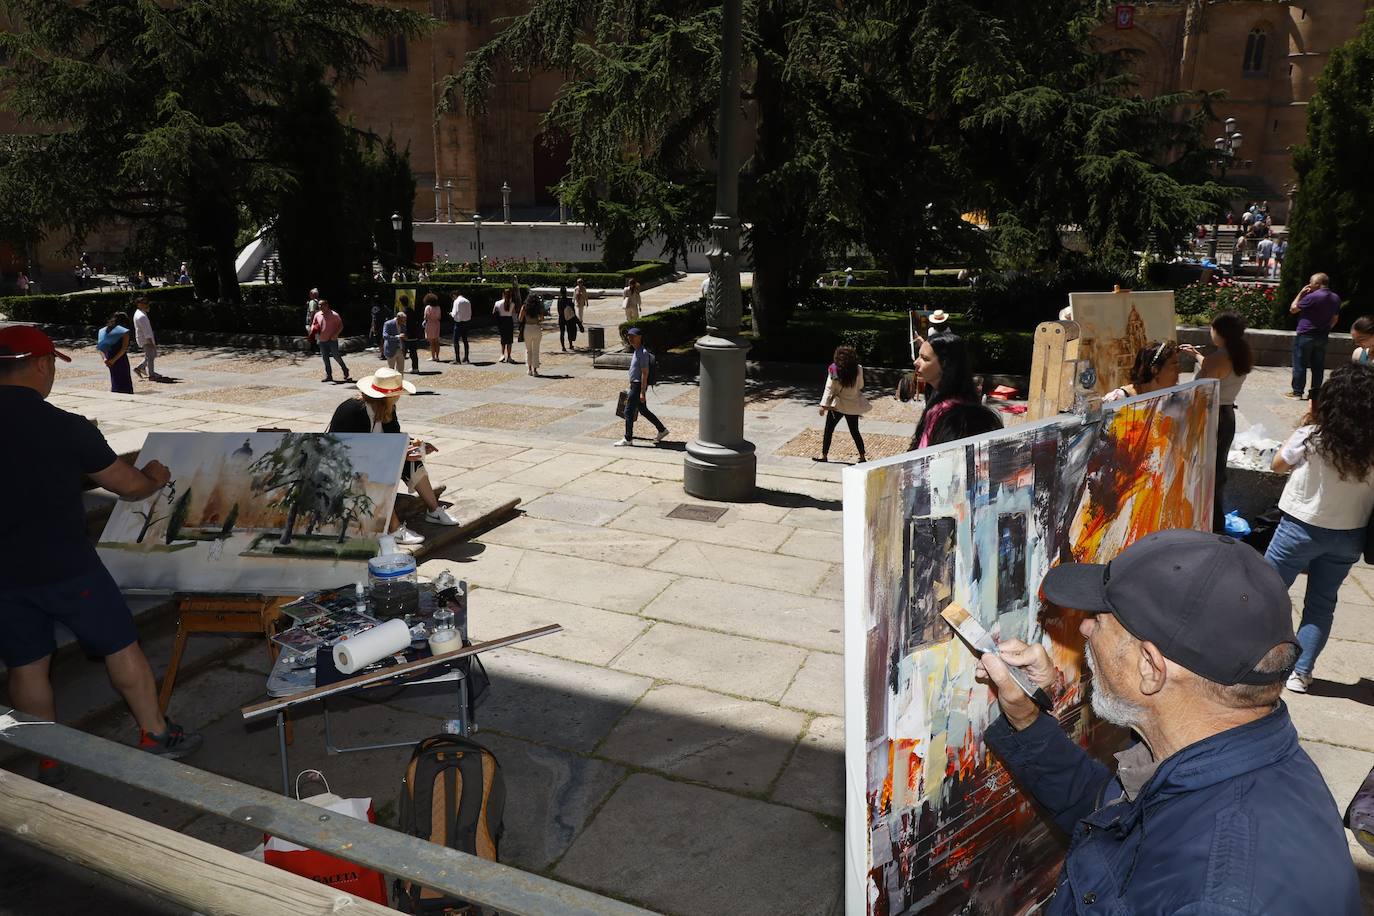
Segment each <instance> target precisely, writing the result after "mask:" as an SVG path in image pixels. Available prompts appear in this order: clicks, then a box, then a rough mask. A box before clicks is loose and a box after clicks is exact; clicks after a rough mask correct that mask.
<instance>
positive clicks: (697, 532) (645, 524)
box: [610, 499, 788, 551]
mask: <svg viewBox="0 0 1374 916" xmlns="http://www.w3.org/2000/svg"><path fill="white" fill-rule="evenodd" d="M682 501H683V502H690V500H687V499H683V500H682ZM667 515H668V507H666V506H635V507H634V508H632V509H630V510H629V511H627V512H625V513H624V514H623V515H621V516H620V517H618V518H617V519H616V520H615V521H613V522H611V523H610V527H612V528H621V529H624V530H627V531H642V532H644V533H646V534H661V535H663V536H665V537H670V538H676V539H679V540H688V541H702V542H705V543H707V544H725V545H727V546H731V547H748V548H751V549H753V550H767V551H772V550H777V549H778V547H779V546H780V545H781V544H782V542H783V541H784V540H786V539H787V535H788V531H787V529H786V528H784V527H781V526H779V525H768V524H764V523H763V522H750V521H745V520H738V521H724V520H722V521H720V522H715V523H711V522H694V521H689V520H687V519H682V518H668V517H667Z"/></svg>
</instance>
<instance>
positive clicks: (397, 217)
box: [391, 211, 405, 274]
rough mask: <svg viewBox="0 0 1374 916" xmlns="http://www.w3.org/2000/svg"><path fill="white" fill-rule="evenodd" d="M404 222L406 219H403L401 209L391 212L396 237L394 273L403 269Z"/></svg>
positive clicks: (392, 227)
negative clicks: (402, 236)
mask: <svg viewBox="0 0 1374 916" xmlns="http://www.w3.org/2000/svg"><path fill="white" fill-rule="evenodd" d="M404 224H405V220H403V219H401V214H400V212H399V211H396V212H393V213H392V214H391V234H392V237H393V238H395V239H396V266H395V267H394V268H393V269H392V271H391V272H392V274H395V273H396V271H398V270H400V269H401V226H403V225H404Z"/></svg>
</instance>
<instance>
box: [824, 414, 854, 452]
mask: <svg viewBox="0 0 1374 916" xmlns="http://www.w3.org/2000/svg"><path fill="white" fill-rule="evenodd" d="M840 417H844V421H845V423H847V424H849V435H850V436H852V437H853V438H854V447H855V448H857V449H858V450H859V454H860V455H863V454H864V437H863V436H861V435H859V418H858V417H857V416H855V415H854V414H852V413H840V412H839V411H838V410H827V411H826V412H825V437H824V438H823V439H822V440H821V454H822V455H826V456H828V455H829V454H830V441H831V440H832V439H834V438H835V427H837V426H839V425H840Z"/></svg>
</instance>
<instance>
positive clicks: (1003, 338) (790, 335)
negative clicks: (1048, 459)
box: [620, 287, 1035, 375]
mask: <svg viewBox="0 0 1374 916" xmlns="http://www.w3.org/2000/svg"><path fill="white" fill-rule="evenodd" d="M850 289H851V290H852V289H854V287H850ZM904 311H905V310H903V312H896V311H891V310H880V311H849V312H841V311H814V310H813V311H809V312H798V313H796V314H795V315H794V316H793V317H792V319H791V320H790V321H789V322H788V323H787V327H786V328H785V329H784V331H783V332H782V336H781V337H779V338H778V339H773V340H767V341H760V342H756V343H755V344H754V349H753V351H752V352H751V353H750V358H751V359H762V360H774V361H779V362H789V363H817V364H819V365H826V364H828V363H829V362H830V360H831V358H832V357H833V356H834V352H835V348H836V347H838V346H840V345H841V344H849V345H850V346H852V347H854V349H855V350H857V351H858V354H859V361H860V362H861V363H863V364H864V365H866V366H884V367H903V368H904V367H907V366H909V365H911V344H910V339H909V338H908V336H907V328H908V326H907V317H906V315H905V314H904ZM745 323H746V325H748V324H749V319H748V318H747V317H746V319H745ZM950 324H951V328H952V329H953V330H954V332H955V333H957V334H959V335H960V336H962V337H964V338H965V340H967V341H968V346H969V351H970V356H971V357H972V360H973V368H974V371H977V372H997V373H1006V374H1011V375H1024V374H1026V373H1028V372H1030V363H1031V351H1032V349H1033V344H1034V336H1035V335H1034V333H1033V332H1031V331H1017V330H986V329H977V328H976V326H975V325H974V324H973V323H972V322H971V321H969V320H967V319H965V318H964V317H963V316H961V315H957V314H956V315H952V316H951V319H950ZM638 325H639V327H640V329H641V330H642V331H643V332H644V341H645V344H646V345H647V346H648V347H649V349H651V350H655V351H658V352H666V351H668V350H673V349H677V348H681V347H684V346H687V345H689V344H691V343H692V342H693V341H694V340H696V338H697V337H699V336H700V335H701V334H702V333H703V331H704V330H705V327H706V309H705V306H704V305H703V304H702V303H701V302H692V303H689V304H687V305H683V306H678V307H676V308H671V309H665V310H664V311H661V312H655V313H654V314H652V315H646V316H645V317H643V318H641V319H640V320H639V322H638ZM629 327H630V324H629V322H623V323H622V324H621V325H620V334H621V336H622V337H623V336H624V334H625V331H626V330H628V329H629Z"/></svg>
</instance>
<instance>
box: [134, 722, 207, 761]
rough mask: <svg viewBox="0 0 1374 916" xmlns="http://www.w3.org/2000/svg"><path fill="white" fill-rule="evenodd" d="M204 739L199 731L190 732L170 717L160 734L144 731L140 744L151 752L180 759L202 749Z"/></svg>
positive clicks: (170, 758) (168, 757)
mask: <svg viewBox="0 0 1374 916" xmlns="http://www.w3.org/2000/svg"><path fill="white" fill-rule="evenodd" d="M204 740H205V739H204V738H202V737H201V736H200V735H199V734H198V733H197V732H188V731H186V729H184V728H182V727H181V726H180V725H177V724H176V723H175V722H173V721H172V720H171V719H168V720H167V730H166V731H164V732H163V733H162V734H160V735H154V734H152V733H150V732H143V734H142V735H141V736H140V737H139V739H138V746H139V747H140V748H142V749H143V750H145V751H147V752H148V753H150V754H156V755H157V756H159V757H166V758H167V759H168V760H180V759H181V758H182V757H185V756H186V755H188V754H194V753H195V752H196V751H198V750H200V745H201V743H202V742H203V741H204Z"/></svg>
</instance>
